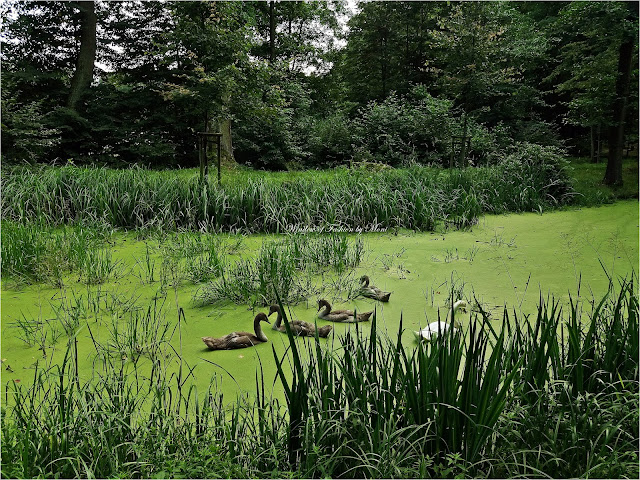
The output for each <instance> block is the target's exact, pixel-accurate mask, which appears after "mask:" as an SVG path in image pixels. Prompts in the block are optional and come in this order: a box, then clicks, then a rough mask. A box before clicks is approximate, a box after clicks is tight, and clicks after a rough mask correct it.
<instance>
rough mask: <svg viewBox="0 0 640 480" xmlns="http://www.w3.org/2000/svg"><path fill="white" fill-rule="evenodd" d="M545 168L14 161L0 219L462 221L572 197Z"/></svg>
mask: <svg viewBox="0 0 640 480" xmlns="http://www.w3.org/2000/svg"><path fill="white" fill-rule="evenodd" d="M547 170H549V169H547ZM547 170H544V169H543V170H541V172H542V173H536V172H537V170H536V168H534V167H532V166H529V167H527V166H526V165H521V164H519V165H516V166H515V167H514V165H512V164H505V165H498V166H495V167H487V168H473V169H466V170H457V169H451V170H443V169H440V168H432V167H412V168H408V169H403V170H382V171H378V172H375V171H371V170H362V169H353V170H349V169H345V168H342V169H336V170H334V171H331V172H305V173H303V174H297V175H294V174H291V175H288V176H278V175H272V174H269V175H267V174H264V175H241V174H231V175H230V177H229V178H228V179H227V180H225V182H224V183H223V185H222V186H218V185H217V183H216V182H215V181H213V180H208V181H206V182H204V183H202V182H200V181H199V179H198V178H197V176H195V175H194V176H191V177H185V176H184V175H177V174H172V173H171V172H154V171H147V170H142V169H139V168H135V169H129V170H110V169H104V168H77V167H71V166H69V167H56V168H53V167H45V168H28V167H14V168H11V169H3V174H2V175H3V178H2V183H3V196H2V218H3V219H10V220H14V221H17V222H21V223H25V222H36V221H38V222H44V223H46V224H49V225H61V224H67V223H82V224H89V225H90V224H94V223H104V224H107V225H110V226H112V227H117V228H125V229H161V230H165V231H176V230H179V229H189V230H208V231H218V232H219V231H245V232H251V233H258V232H267V233H270V232H276V233H281V232H296V231H309V230H311V231H342V230H347V231H376V230H379V229H384V228H392V227H404V228H411V229H416V230H427V231H428V230H433V229H434V228H436V226H437V225H439V224H446V225H448V226H453V227H456V228H464V227H466V226H469V225H472V224H474V223H475V222H476V221H477V218H478V216H479V215H481V214H482V213H484V212H491V213H502V212H506V211H541V210H543V209H547V208H550V207H554V206H557V205H561V204H564V203H567V202H569V201H570V198H571V188H570V186H569V184H568V180H567V179H566V178H565V177H564V176H563V175H561V174H560V173H562V172H555V171H552V172H551V173H549V172H548V171H547ZM556 174H557V177H558V178H555V177H554V175H556Z"/></svg>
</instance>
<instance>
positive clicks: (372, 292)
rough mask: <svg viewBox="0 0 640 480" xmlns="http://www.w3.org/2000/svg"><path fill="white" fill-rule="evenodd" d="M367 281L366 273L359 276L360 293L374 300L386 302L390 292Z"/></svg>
mask: <svg viewBox="0 0 640 480" xmlns="http://www.w3.org/2000/svg"><path fill="white" fill-rule="evenodd" d="M369 281H370V280H369V277H368V276H367V275H363V276H362V277H360V283H361V286H360V295H362V296H363V297H367V298H373V299H374V300H379V301H381V302H388V301H389V297H390V296H391V292H383V291H382V290H380V289H379V288H378V287H375V286H373V285H369Z"/></svg>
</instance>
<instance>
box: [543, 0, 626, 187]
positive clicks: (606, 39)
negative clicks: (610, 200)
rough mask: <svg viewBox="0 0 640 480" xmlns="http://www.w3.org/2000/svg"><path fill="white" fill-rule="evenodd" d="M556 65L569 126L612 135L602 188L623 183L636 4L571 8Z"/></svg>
mask: <svg viewBox="0 0 640 480" xmlns="http://www.w3.org/2000/svg"><path fill="white" fill-rule="evenodd" d="M559 13H560V15H559V17H558V20H557V25H556V32H557V35H558V36H559V37H560V38H561V44H560V48H559V55H558V59H559V61H558V64H557V66H556V68H555V69H554V71H553V73H552V74H551V75H550V78H551V79H552V80H555V81H556V82H557V86H556V89H557V90H558V91H560V92H564V93H565V94H566V95H567V97H568V99H567V100H566V103H567V105H568V107H569V111H568V115H567V121H568V122H571V123H575V124H578V125H581V126H584V127H587V128H589V129H590V130H591V138H592V140H591V142H590V143H591V156H592V159H594V160H595V159H597V157H598V155H597V150H598V148H597V146H596V145H594V144H595V143H596V142H595V141H594V140H593V138H594V137H597V134H596V135H594V129H595V130H596V132H597V129H599V128H600V127H601V126H602V127H604V128H607V129H608V134H607V138H608V144H609V159H608V162H607V171H606V174H605V178H604V182H605V183H607V184H610V185H617V184H620V183H621V182H622V148H623V143H624V128H625V123H626V114H627V106H628V97H629V92H630V83H631V82H632V81H633V82H634V83H635V82H637V77H636V78H632V76H631V63H632V59H633V57H634V55H637V53H636V52H637V36H638V4H637V2H572V3H570V4H568V5H566V6H564V7H563V8H562V9H561V10H560V12H559Z"/></svg>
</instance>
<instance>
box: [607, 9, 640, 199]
mask: <svg viewBox="0 0 640 480" xmlns="http://www.w3.org/2000/svg"><path fill="white" fill-rule="evenodd" d="M625 20H626V22H625V23H627V28H624V29H623V32H624V33H623V37H622V41H621V42H620V48H619V49H618V72H617V76H616V89H615V93H616V97H615V100H614V102H613V115H612V117H613V118H612V122H611V126H610V127H609V159H608V161H607V170H606V172H605V175H604V180H603V181H604V183H605V184H607V185H615V186H621V185H622V149H623V148H624V127H625V120H626V113H627V102H628V98H629V84H630V79H631V60H632V58H633V50H634V46H635V42H636V40H637V38H638V33H637V24H638V22H637V21H638V3H637V2H629V3H628V4H627V14H626V15H625ZM629 24H630V25H629ZM634 26H635V29H634V28H633V27H634ZM634 30H635V31H634Z"/></svg>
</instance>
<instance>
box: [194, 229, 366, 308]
mask: <svg viewBox="0 0 640 480" xmlns="http://www.w3.org/2000/svg"><path fill="white" fill-rule="evenodd" d="M364 255H365V248H364V242H363V240H362V238H361V237H360V236H358V237H356V238H355V239H354V240H349V239H348V237H347V236H346V235H345V234H341V233H328V234H323V235H315V234H300V233H296V234H292V235H288V236H286V237H284V239H282V240H277V241H266V242H264V243H263V244H262V246H261V248H260V251H259V252H258V255H257V256H256V258H254V259H241V260H239V261H237V262H236V263H235V264H234V265H233V266H232V267H230V268H227V269H225V268H221V269H220V270H219V275H220V278H219V279H217V280H215V281H211V282H209V283H207V284H205V285H204V286H202V287H201V288H200V289H199V290H198V291H197V292H196V294H195V295H194V300H195V301H197V302H198V303H200V304H215V303H218V302H224V301H231V302H233V303H236V304H239V305H243V304H248V305H251V306H265V305H271V304H273V303H275V301H276V298H277V296H276V292H278V293H279V294H280V295H281V296H282V298H283V299H285V301H286V302H287V303H298V302H301V301H303V300H305V299H306V298H309V297H310V296H312V295H317V294H318V293H320V290H321V287H320V285H319V284H318V282H317V280H318V275H319V274H321V273H323V272H325V271H326V270H331V271H332V272H335V273H337V274H343V273H345V272H346V271H347V270H351V269H353V268H354V267H356V266H358V265H359V264H360V262H361V260H362V259H363V257H364ZM343 277H344V276H343Z"/></svg>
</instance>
